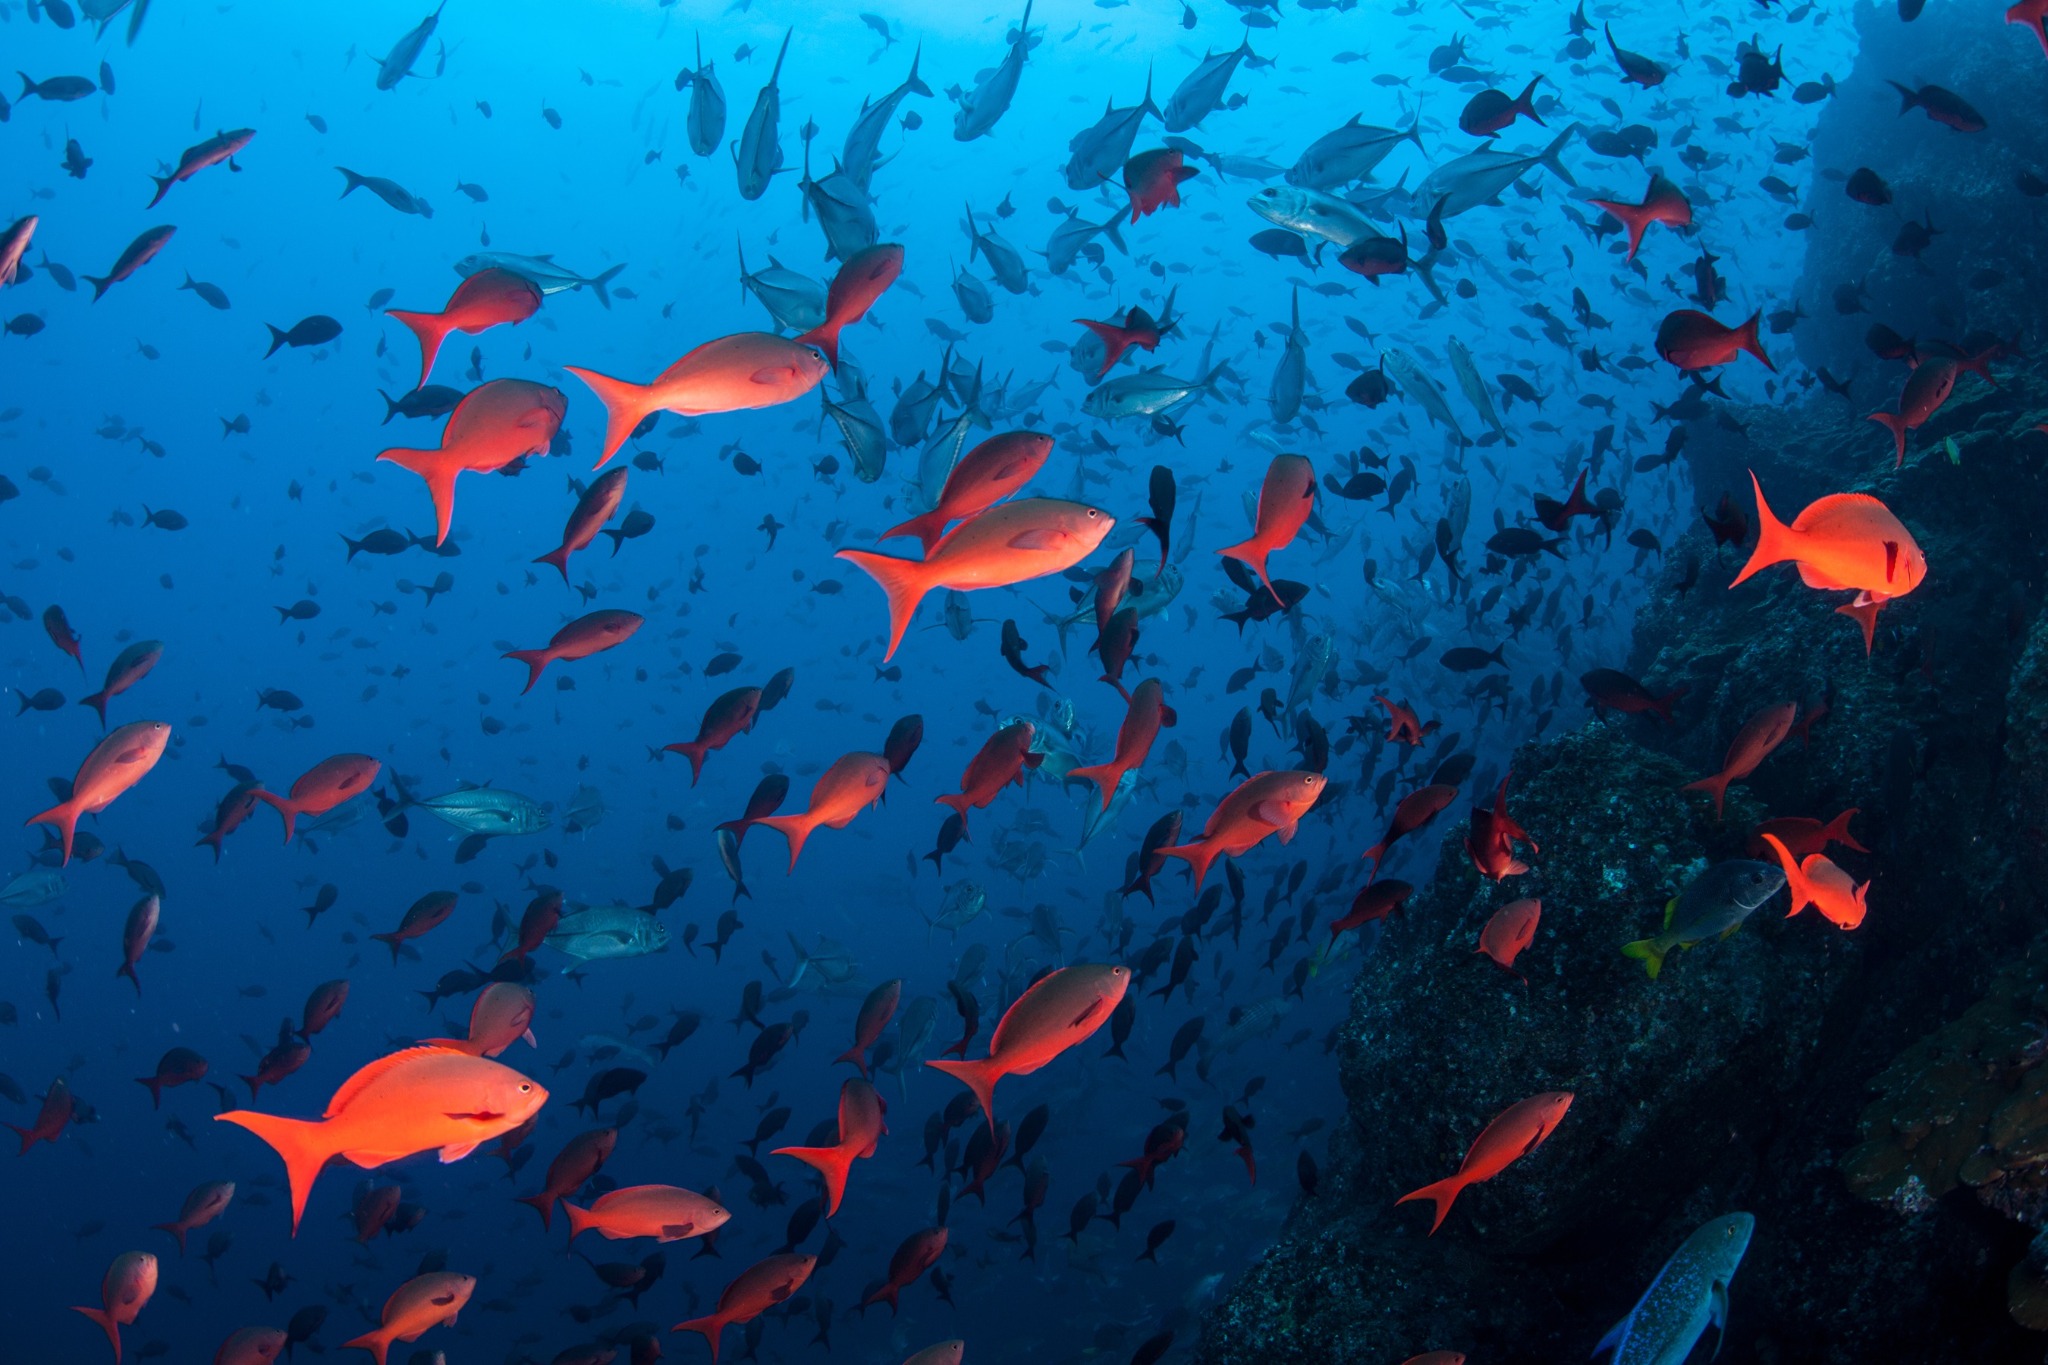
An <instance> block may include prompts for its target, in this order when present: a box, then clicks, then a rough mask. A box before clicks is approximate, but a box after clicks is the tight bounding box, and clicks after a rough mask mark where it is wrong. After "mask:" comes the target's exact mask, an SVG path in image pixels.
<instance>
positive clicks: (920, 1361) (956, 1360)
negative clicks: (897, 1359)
mask: <svg viewBox="0 0 2048 1365" xmlns="http://www.w3.org/2000/svg"><path fill="white" fill-rule="evenodd" d="M966 1354H967V1343H966V1342H964V1341H958V1340H955V1341H942V1342H940V1343H939V1344H938V1345H936V1346H927V1347H925V1348H924V1349H923V1350H922V1351H919V1352H918V1353H917V1354H915V1355H913V1356H912V1357H910V1359H908V1360H906V1361H904V1362H903V1365H960V1359H961V1357H963V1356H965V1355H966Z"/></svg>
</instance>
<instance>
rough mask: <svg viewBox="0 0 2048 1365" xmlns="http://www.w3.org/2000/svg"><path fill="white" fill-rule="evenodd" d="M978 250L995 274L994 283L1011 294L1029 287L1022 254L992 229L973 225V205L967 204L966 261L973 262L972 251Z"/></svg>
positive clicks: (1029, 281)
mask: <svg viewBox="0 0 2048 1365" xmlns="http://www.w3.org/2000/svg"><path fill="white" fill-rule="evenodd" d="M976 251H980V252H981V254H982V255H983V256H986V257H987V258H988V268H989V270H990V271H991V272H992V273H993V274H994V275H995V277H996V283H997V284H999V285H1001V286H1002V287H1003V288H1005V289H1007V290H1009V291H1010V292H1011V293H1012V294H1022V293H1024V292H1025V291H1026V290H1028V289H1029V288H1030V287H1031V280H1030V278H1029V276H1028V275H1027V274H1026V272H1025V270H1024V256H1023V253H1022V252H1020V251H1018V250H1017V248H1016V247H1013V246H1011V245H1010V244H1009V243H1008V242H1006V241H1004V240H1003V239H1002V238H1001V237H1000V236H998V235H997V234H996V233H995V232H994V231H993V230H991V231H988V232H983V231H982V230H981V229H980V228H978V227H976V226H975V225H974V206H973V205H972V204H969V205H968V206H967V263H968V264H969V265H972V264H973V263H974V253H975V252H976Z"/></svg>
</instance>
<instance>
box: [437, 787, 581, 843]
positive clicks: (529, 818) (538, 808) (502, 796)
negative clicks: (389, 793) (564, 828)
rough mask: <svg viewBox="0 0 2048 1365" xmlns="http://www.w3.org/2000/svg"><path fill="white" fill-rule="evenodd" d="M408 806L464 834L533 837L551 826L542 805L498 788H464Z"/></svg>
mask: <svg viewBox="0 0 2048 1365" xmlns="http://www.w3.org/2000/svg"><path fill="white" fill-rule="evenodd" d="M412 804H413V805H415V806H417V807H419V808H420V809H421V810H424V811H428V812H430V813H431V814H433V815H436V816H438V817H440V818H441V819H442V820H443V821H445V822H446V823H448V824H450V825H453V826H454V827H455V828H457V829H459V830H462V831H463V832H464V833H467V834H492V835H496V834H536V833H538V832H540V831H541V830H544V829H546V828H547V827H548V825H549V824H550V823H551V822H550V820H549V818H548V809H547V807H546V806H543V805H542V804H541V803H540V802H538V801H536V800H534V799H533V798H532V797H530V796H521V795H520V794H519V793H518V792H513V791H505V790H502V789H501V788H498V787H464V788H461V789H460V790H457V791H452V792H449V793H447V794H446V795H443V796H430V797H427V798H425V799H423V800H418V801H414V802H413V803H412Z"/></svg>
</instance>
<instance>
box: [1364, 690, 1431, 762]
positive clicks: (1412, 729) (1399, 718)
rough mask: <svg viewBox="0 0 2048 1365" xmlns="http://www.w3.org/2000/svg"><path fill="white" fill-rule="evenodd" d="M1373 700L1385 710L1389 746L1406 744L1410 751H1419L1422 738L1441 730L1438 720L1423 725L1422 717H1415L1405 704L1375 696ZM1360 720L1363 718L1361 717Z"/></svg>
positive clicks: (1389, 698) (1411, 709)
mask: <svg viewBox="0 0 2048 1365" xmlns="http://www.w3.org/2000/svg"><path fill="white" fill-rule="evenodd" d="M1373 700H1374V701H1376V702H1378V703H1379V704H1380V705H1381V706H1382V707H1383V708H1385V710H1386V713H1387V743H1389V744H1406V745H1407V746H1408V747H1410V748H1411V749H1419V748H1421V747H1422V739H1423V736H1425V735H1427V734H1428V733H1429V732H1430V731H1432V730H1436V729H1439V728H1441V727H1442V725H1443V722H1442V721H1440V720H1433V721H1431V722H1430V723H1429V724H1427V725H1424V724H1423V723H1422V717H1420V716H1418V715H1416V714H1415V708H1414V707H1412V706H1410V705H1409V704H1408V703H1407V702H1404V701H1395V700H1393V699H1392V698H1391V697H1382V696H1379V695H1377V694H1375V695H1374V697H1373ZM1361 719H1363V718H1362V717H1361Z"/></svg>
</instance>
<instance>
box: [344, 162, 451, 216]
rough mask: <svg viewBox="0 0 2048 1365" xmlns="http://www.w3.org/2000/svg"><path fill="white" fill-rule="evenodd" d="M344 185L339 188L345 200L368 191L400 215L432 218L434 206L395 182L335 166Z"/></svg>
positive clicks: (379, 176)
mask: <svg viewBox="0 0 2048 1365" xmlns="http://www.w3.org/2000/svg"><path fill="white" fill-rule="evenodd" d="M334 169H335V170H337V171H340V172H341V174H342V176H343V178H344V179H345V180H346V182H347V183H346V184H344V185H343V186H342V187H341V197H342V198H344V199H346V198H348V197H349V195H350V194H352V193H354V192H355V191H356V190H359V189H363V190H368V191H369V192H370V193H372V194H374V195H376V196H377V197H378V198H379V199H382V200H383V201H384V202H385V203H387V204H389V205H391V207H392V208H395V209H397V210H398V211H399V212H400V213H411V214H416V215H418V216H419V217H421V218H432V217H433V216H434V206H433V205H432V204H429V203H428V202H427V201H426V200H424V199H422V198H420V197H419V196H418V195H416V194H414V193H413V192H412V191H411V190H409V189H407V188H406V187H405V186H403V185H401V184H399V183H398V182H397V181H396V180H386V179H385V178H384V177H383V176H381V175H358V174H356V173H355V172H354V171H352V170H350V169H349V168H348V167H346V166H336V167H335V168H334Z"/></svg>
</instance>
